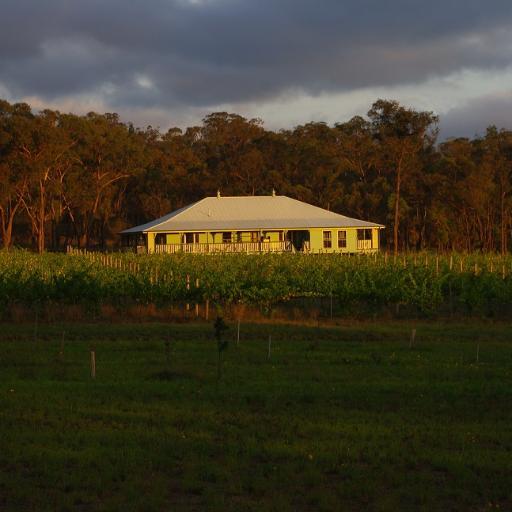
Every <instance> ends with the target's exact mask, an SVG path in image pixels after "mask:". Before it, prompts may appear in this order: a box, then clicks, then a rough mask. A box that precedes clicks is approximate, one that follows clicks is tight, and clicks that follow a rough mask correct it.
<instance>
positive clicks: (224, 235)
mask: <svg viewBox="0 0 512 512" xmlns="http://www.w3.org/2000/svg"><path fill="white" fill-rule="evenodd" d="M222 243H223V244H230V243H231V231H224V233H222Z"/></svg>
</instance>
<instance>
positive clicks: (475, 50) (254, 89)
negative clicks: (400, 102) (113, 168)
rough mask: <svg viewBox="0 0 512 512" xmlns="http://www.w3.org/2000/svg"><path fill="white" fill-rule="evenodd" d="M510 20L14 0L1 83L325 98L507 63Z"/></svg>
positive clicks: (6, 10)
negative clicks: (302, 94) (296, 94)
mask: <svg viewBox="0 0 512 512" xmlns="http://www.w3.org/2000/svg"><path fill="white" fill-rule="evenodd" d="M510 28H512V2H510V0H489V1H488V2H486V3H483V2H482V1H481V0H478V1H477V0H465V1H464V2H460V0H443V1H440V0H431V1H430V2H425V1H423V0H422V1H420V0H389V1H386V2H383V1H382V0H317V1H315V0H203V1H201V0H197V1H196V2H191V1H188V0H144V1H143V0H130V1H126V0H75V1H73V2H69V1H68V0H45V1H44V2H41V0H4V1H3V2H2V19H1V21H0V83H3V84H5V85H6V86H7V87H8V88H9V90H11V91H12V93H13V94H14V95H16V96H18V97H19V96H23V95H38V96H40V97H42V98H47V99H49V100H54V99H56V98H59V97H62V96H65V95H73V94H79V93H88V92H95V91H103V92H102V94H107V96H108V101H109V103H110V104H111V105H114V106H119V107H123V106H126V107H135V106H141V107H158V106H161V107H172V106H183V105H191V106H208V105H215V104H219V103H222V102H231V103H235V102H242V101H255V100H261V99H268V98H272V97H274V96H276V95H279V94H282V93H283V92H286V91H287V90H302V91H304V92H305V93H307V94H313V95H314V94H320V93H324V92H339V91H347V90H352V89H355V88H360V87H370V86H371V87H377V86H386V85H397V84H403V83H414V82H418V81H422V80H425V79H426V78H430V77H432V76H440V75H443V74H447V73H452V72H455V71H457V70H461V69H468V68H473V69H486V68H492V67H496V68H499V67H503V66H506V65H508V64H510V63H511V62H512V57H511V54H510V51H509V49H510V45H511V42H512V35H511V32H510ZM105 91H108V92H105Z"/></svg>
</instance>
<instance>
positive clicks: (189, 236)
mask: <svg viewBox="0 0 512 512" xmlns="http://www.w3.org/2000/svg"><path fill="white" fill-rule="evenodd" d="M199 235H200V233H185V241H184V243H186V244H198V243H199Z"/></svg>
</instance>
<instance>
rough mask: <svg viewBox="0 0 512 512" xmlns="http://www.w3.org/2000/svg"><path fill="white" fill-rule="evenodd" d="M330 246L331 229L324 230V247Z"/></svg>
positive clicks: (328, 247)
mask: <svg viewBox="0 0 512 512" xmlns="http://www.w3.org/2000/svg"><path fill="white" fill-rule="evenodd" d="M331 247H332V231H324V249H330V248H331Z"/></svg>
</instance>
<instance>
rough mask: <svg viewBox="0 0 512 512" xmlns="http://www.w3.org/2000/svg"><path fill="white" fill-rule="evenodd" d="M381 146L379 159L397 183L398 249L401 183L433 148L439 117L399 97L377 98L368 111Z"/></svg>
mask: <svg viewBox="0 0 512 512" xmlns="http://www.w3.org/2000/svg"><path fill="white" fill-rule="evenodd" d="M368 117H369V118H370V122H371V124H372V130H373V135H374V138H375V140H376V142H377V146H378V154H379V163H378V165H379V166H380V167H381V170H382V172H383V173H386V174H387V175H388V176H389V178H390V179H391V180H392V182H394V183H393V185H394V194H393V196H392V198H391V199H392V200H391V201H390V202H391V203H392V211H393V217H392V218H393V251H394V253H395V254H397V253H398V249H399V227H400V217H401V206H402V197H401V193H402V187H403V184H404V183H406V182H407V180H408V179H409V177H410V175H411V174H412V172H413V171H414V170H415V169H417V168H418V167H420V166H421V158H420V157H421V155H422V154H424V152H425V151H429V150H431V148H432V147H433V146H434V144H435V141H436V138H437V132H438V130H437V122H438V117H437V116H435V115H434V114H433V113H432V112H418V111H416V110H414V109H411V108H405V107H403V106H401V105H400V104H399V103H398V102H397V101H388V100H378V101H376V102H375V103H374V104H373V105H372V108H371V109H370V110H369V112H368Z"/></svg>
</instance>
